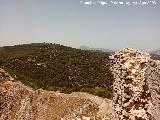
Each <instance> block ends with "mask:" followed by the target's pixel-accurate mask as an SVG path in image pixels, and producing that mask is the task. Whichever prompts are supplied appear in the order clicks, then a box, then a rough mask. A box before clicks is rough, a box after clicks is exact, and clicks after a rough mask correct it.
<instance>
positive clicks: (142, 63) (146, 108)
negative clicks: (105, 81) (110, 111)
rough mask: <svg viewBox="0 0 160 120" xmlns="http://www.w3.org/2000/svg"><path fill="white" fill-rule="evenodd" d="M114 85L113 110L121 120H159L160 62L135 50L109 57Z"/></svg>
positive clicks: (130, 49)
mask: <svg viewBox="0 0 160 120" xmlns="http://www.w3.org/2000/svg"><path fill="white" fill-rule="evenodd" d="M110 59H111V71H112V73H113V75H114V78H115V81H114V84H113V92H114V93H113V94H114V97H113V107H114V110H115V111H116V114H117V115H118V117H119V119H120V120H159V119H158V118H160V107H159V106H160V105H159V103H160V99H159V95H160V89H159V85H160V75H159V74H160V70H159V62H156V61H154V60H151V59H150V55H149V54H148V53H145V52H140V51H139V50H135V49H132V48H126V49H123V50H121V51H118V52H116V53H115V54H114V55H112V56H111V57H110Z"/></svg>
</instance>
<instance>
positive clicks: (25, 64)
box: [0, 43, 113, 98]
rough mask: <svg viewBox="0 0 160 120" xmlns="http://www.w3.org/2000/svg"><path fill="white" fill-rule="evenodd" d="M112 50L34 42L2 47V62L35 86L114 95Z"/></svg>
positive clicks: (18, 77) (3, 66) (0, 64)
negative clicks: (110, 55)
mask: <svg viewBox="0 0 160 120" xmlns="http://www.w3.org/2000/svg"><path fill="white" fill-rule="evenodd" d="M108 56H109V54H108V53H104V52H100V51H87V50H80V49H75V48H71V47H66V46H62V45H59V44H50V43H34V44H25V45H16V46H6V47H1V48H0V66H1V67H2V68H3V69H5V70H6V71H7V72H9V73H10V74H11V75H12V76H13V77H15V78H16V80H19V81H21V82H23V83H24V84H26V85H28V86H31V87H32V88H34V89H38V88H43V89H46V90H55V91H56V90H58V91H60V92H64V93H71V92H76V91H81V92H89V93H91V94H94V95H98V96H101V97H107V98H111V97H112V89H111V86H112V83H113V77H112V75H111V73H110V71H109V66H108V63H109V59H108Z"/></svg>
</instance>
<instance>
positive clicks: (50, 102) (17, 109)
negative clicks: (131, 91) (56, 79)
mask: <svg viewBox="0 0 160 120" xmlns="http://www.w3.org/2000/svg"><path fill="white" fill-rule="evenodd" d="M0 73H3V76H2V77H3V80H2V81H0V120H113V119H115V116H114V115H115V114H114V111H113V109H112V105H111V100H108V99H103V98H100V97H98V96H94V95H90V94H87V93H81V92H78V93H72V94H63V93H59V92H54V91H45V90H42V89H39V90H33V89H31V88H30V87H27V86H25V85H23V84H22V83H21V82H13V81H10V80H9V78H8V77H7V76H6V75H7V73H6V72H5V71H4V70H0ZM6 78H7V79H6Z"/></svg>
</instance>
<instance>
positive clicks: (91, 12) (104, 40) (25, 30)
mask: <svg viewBox="0 0 160 120" xmlns="http://www.w3.org/2000/svg"><path fill="white" fill-rule="evenodd" d="M86 1H87V0H82V3H81V0H0V46H9V45H16V44H27V43H40V42H49V43H57V44H62V45H66V46H71V47H74V48H79V47H80V46H81V45H86V46H89V47H92V48H105V49H111V50H115V49H116V50H117V49H121V48H124V47H133V48H136V49H141V50H156V49H160V3H159V2H157V4H156V5H153V4H150V5H143V6H142V5H131V6H127V5H111V4H110V5H103V6H102V5H101V4H97V3H98V2H97V1H98V0H92V3H93V2H96V4H95V5H94V4H90V5H85V4H84V2H86ZM104 1H106V0H104ZM112 1H118V2H119V1H120V0H112ZM132 1H134V0H132ZM135 1H138V0H135ZM141 1H142V0H141Z"/></svg>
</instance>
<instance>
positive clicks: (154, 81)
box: [146, 60, 160, 120]
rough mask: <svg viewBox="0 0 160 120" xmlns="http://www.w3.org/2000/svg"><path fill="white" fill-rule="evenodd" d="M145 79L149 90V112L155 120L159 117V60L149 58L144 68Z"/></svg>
mask: <svg viewBox="0 0 160 120" xmlns="http://www.w3.org/2000/svg"><path fill="white" fill-rule="evenodd" d="M146 79H147V81H148V85H149V90H150V92H151V102H152V107H151V114H152V116H154V119H155V120H159V119H160V61H158V60H150V61H149V66H148V68H147V70H146Z"/></svg>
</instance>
